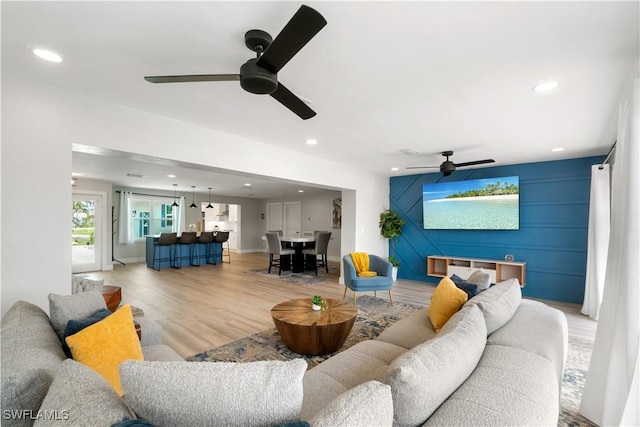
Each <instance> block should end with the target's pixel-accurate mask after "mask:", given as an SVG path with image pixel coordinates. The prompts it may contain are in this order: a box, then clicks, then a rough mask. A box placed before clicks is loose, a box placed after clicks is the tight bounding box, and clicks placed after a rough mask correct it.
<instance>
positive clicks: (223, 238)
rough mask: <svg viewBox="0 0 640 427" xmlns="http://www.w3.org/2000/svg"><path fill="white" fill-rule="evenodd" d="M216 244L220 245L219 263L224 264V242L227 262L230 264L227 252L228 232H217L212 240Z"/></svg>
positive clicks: (229, 255) (229, 254) (229, 256)
mask: <svg viewBox="0 0 640 427" xmlns="http://www.w3.org/2000/svg"><path fill="white" fill-rule="evenodd" d="M214 241H215V242H216V243H220V262H224V256H225V255H224V242H227V259H228V260H229V261H227V262H228V263H229V264H231V253H230V252H229V232H228V231H218V232H217V233H216V236H215V238H214Z"/></svg>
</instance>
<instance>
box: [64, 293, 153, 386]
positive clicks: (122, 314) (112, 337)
mask: <svg viewBox="0 0 640 427" xmlns="http://www.w3.org/2000/svg"><path fill="white" fill-rule="evenodd" d="M76 295H79V294H76ZM67 344H69V348H70V349H71V354H72V355H73V358H74V360H77V361H78V362H80V363H83V364H85V365H87V366H89V367H90V368H93V369H94V370H95V371H96V372H98V373H99V374H100V375H102V376H103V377H104V378H105V379H106V380H107V381H108V382H109V384H111V385H112V386H113V388H114V389H115V390H116V392H117V393H118V394H120V395H121V396H122V395H123V391H122V385H121V384H120V373H119V371H118V367H119V366H120V363H122V362H123V361H125V360H127V359H134V360H142V349H141V348H140V341H139V340H138V334H137V333H136V329H135V327H134V325H133V316H132V315H131V306H130V305H128V304H127V305H124V306H122V307H121V308H119V309H118V310H117V311H116V312H115V313H113V314H112V315H111V316H109V317H107V318H106V319H104V320H101V321H99V322H98V323H95V324H93V325H91V326H88V327H86V328H85V329H83V330H82V331H80V332H78V333H77V334H75V335H71V336H69V337H67Z"/></svg>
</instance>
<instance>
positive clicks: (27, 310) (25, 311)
mask: <svg viewBox="0 0 640 427" xmlns="http://www.w3.org/2000/svg"><path fill="white" fill-rule="evenodd" d="M0 345H1V346H2V347H1V350H0V352H1V353H2V387H1V388H2V390H1V393H0V395H1V396H2V403H1V408H2V411H6V410H9V411H10V410H31V411H33V413H35V412H37V411H38V408H40V405H41V404H42V400H43V399H44V397H45V395H46V394H47V390H48V389H49V385H50V384H51V381H53V377H54V375H55V371H56V369H57V368H58V366H59V365H60V363H62V361H63V360H65V359H66V356H65V355H64V352H63V351H62V346H61V344H60V340H59V339H58V336H57V335H56V333H55V331H54V330H53V326H51V322H50V321H49V316H47V313H45V312H44V311H43V310H42V309H41V308H40V307H38V306H36V305H34V304H31V303H28V302H26V301H18V302H16V303H15V304H14V305H13V306H11V308H10V309H9V310H8V311H7V313H6V314H5V315H4V317H3V318H2V328H1V332H0ZM3 413H4V412H3ZM31 424H32V422H31V421H30V420H26V419H23V420H19V419H17V418H11V419H3V420H2V425H3V426H23V425H31Z"/></svg>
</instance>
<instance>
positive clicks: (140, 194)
mask: <svg viewBox="0 0 640 427" xmlns="http://www.w3.org/2000/svg"><path fill="white" fill-rule="evenodd" d="M116 193H122V191H120V190H116ZM131 194H137V195H138V196H151V197H166V198H167V199H173V196H165V195H162V194H148V193H136V192H134V191H131ZM176 197H178V196H176Z"/></svg>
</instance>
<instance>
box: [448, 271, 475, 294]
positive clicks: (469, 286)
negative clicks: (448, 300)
mask: <svg viewBox="0 0 640 427" xmlns="http://www.w3.org/2000/svg"><path fill="white" fill-rule="evenodd" d="M451 281H452V282H453V283H455V284H456V286H457V287H458V288H460V289H462V290H463V291H465V292H466V293H467V296H468V297H469V299H471V298H473V297H475V296H476V294H477V293H478V285H474V284H473V283H469V282H467V281H466V280H464V279H463V278H462V277H460V276H458V275H457V274H452V275H451Z"/></svg>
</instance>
